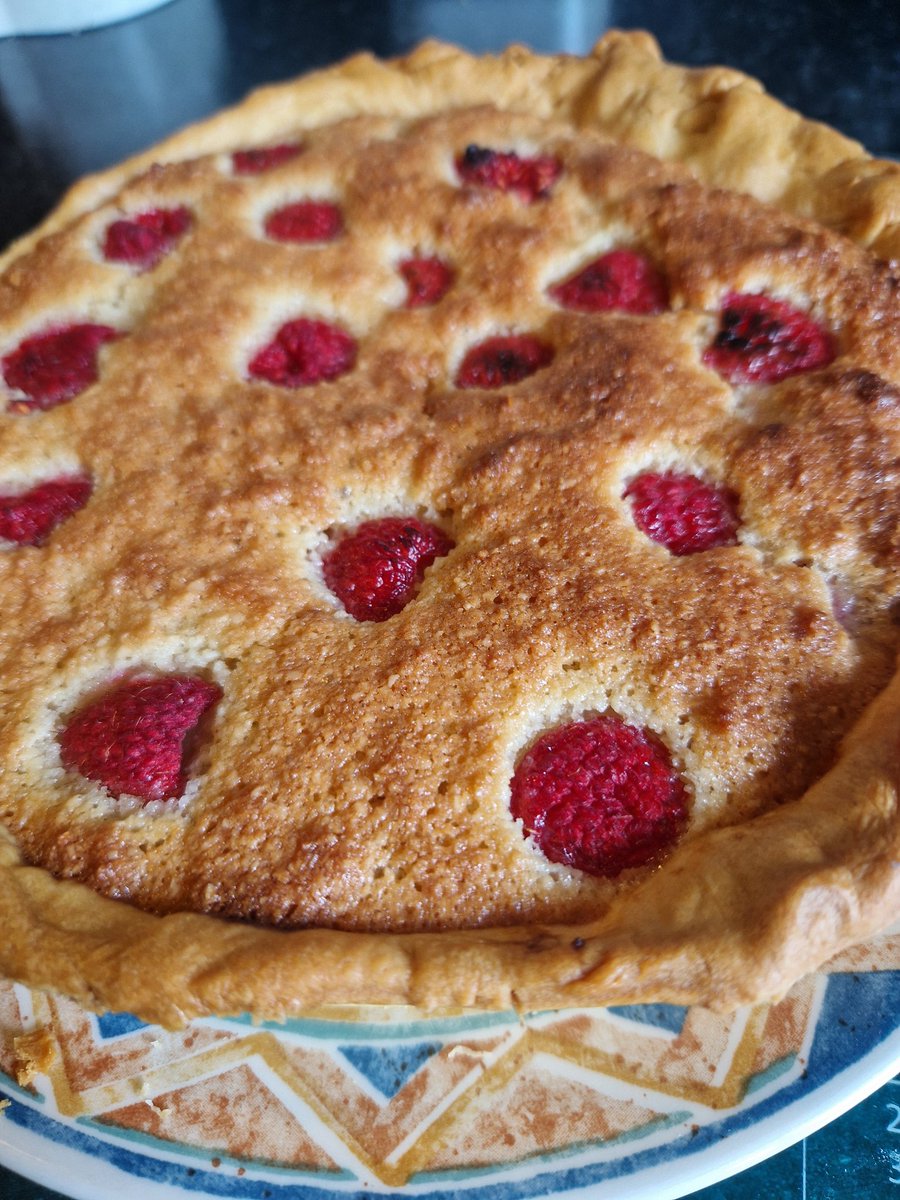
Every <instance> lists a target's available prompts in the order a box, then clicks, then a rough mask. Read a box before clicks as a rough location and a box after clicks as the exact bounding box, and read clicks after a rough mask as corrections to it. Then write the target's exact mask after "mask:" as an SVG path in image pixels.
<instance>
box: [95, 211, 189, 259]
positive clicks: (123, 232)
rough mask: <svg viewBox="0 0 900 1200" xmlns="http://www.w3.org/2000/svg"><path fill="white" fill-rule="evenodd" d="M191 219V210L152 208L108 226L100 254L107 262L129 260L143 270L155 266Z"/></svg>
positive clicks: (185, 228)
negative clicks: (101, 253)
mask: <svg viewBox="0 0 900 1200" xmlns="http://www.w3.org/2000/svg"><path fill="white" fill-rule="evenodd" d="M190 223H191V214H190V210H189V209H187V208H184V207H183V206H182V207H181V208H153V209H150V210H149V211H148V212H142V213H138V214H137V215H136V216H134V217H130V218H129V219H127V220H122V221H113V223H112V224H111V225H109V226H107V229H106V237H105V238H104V241H103V257H104V258H106V259H108V261H109V262H121V263H128V264H129V265H130V266H133V267H138V268H140V270H142V271H146V270H149V268H150V267H155V266H156V264H157V263H158V262H159V260H160V259H161V258H163V257H164V256H165V255H166V254H168V253H169V251H170V250H171V249H172V247H173V246H174V245H175V243H176V242H177V241H178V239H179V238H180V237H181V235H182V234H183V233H184V232H185V231H186V230H187V228H188V226H189V225H190Z"/></svg>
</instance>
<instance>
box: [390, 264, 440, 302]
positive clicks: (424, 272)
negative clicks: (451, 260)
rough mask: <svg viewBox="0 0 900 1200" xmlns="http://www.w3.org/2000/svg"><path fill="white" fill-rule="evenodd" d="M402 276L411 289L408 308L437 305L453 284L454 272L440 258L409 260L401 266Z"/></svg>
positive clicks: (407, 298)
mask: <svg viewBox="0 0 900 1200" xmlns="http://www.w3.org/2000/svg"><path fill="white" fill-rule="evenodd" d="M400 274H401V275H402V276H403V278H404V279H405V280H406V286H407V288H408V289H409V291H408V294H407V297H406V307H407V308H422V307H423V306H424V305H426V304H437V302H438V300H440V298H441V297H442V296H443V295H444V293H445V292H446V291H447V288H448V287H449V286H450V284H451V283H452V282H453V272H452V270H451V269H450V268H449V267H448V266H447V264H446V263H445V262H441V260H440V259H439V258H407V259H405V260H404V261H403V262H402V263H401V264H400Z"/></svg>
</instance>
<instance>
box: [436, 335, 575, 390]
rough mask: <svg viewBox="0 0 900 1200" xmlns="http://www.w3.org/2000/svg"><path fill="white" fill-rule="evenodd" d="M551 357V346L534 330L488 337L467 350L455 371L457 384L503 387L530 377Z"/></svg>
mask: <svg viewBox="0 0 900 1200" xmlns="http://www.w3.org/2000/svg"><path fill="white" fill-rule="evenodd" d="M552 359H553V349H552V347H551V346H548V345H547V343H546V342H542V341H541V340H540V338H537V337H535V336H534V334H531V333H516V334H509V335H508V336H506V337H492V338H486V339H485V341H483V342H479V343H478V345H477V346H473V347H472V348H471V349H470V350H469V351H467V353H466V356H465V358H464V359H463V360H462V362H461V363H460V365H459V370H458V371H457V372H456V386H457V387H460V388H499V387H504V386H505V385H506V384H509V383H518V382H519V380H520V379H527V377H528V376H529V375H533V374H534V373H535V371H539V370H540V369H541V367H546V366H547V364H548V363H549V362H551V361H552Z"/></svg>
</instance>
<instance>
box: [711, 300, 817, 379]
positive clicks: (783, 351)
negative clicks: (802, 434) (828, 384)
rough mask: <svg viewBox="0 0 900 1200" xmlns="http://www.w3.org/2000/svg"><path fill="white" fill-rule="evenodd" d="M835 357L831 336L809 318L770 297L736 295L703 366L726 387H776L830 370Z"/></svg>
mask: <svg viewBox="0 0 900 1200" xmlns="http://www.w3.org/2000/svg"><path fill="white" fill-rule="evenodd" d="M834 356H835V349H834V343H833V341H832V337H831V335H830V334H829V333H828V331H827V330H825V329H823V328H822V327H821V325H818V324H817V323H816V322H815V321H814V320H813V319H812V317H810V316H808V315H807V314H806V313H804V312H801V311H800V310H799V309H797V308H794V307H793V305H791V304H787V303H785V301H783V300H773V299H772V298H771V297H770V296H764V295H755V294H737V293H735V292H732V293H731V294H730V295H729V296H726V297H725V302H724V304H723V305H722V312H721V316H720V319H719V330H718V333H717V334H716V336H715V338H714V339H713V341H712V344H711V345H710V346H708V347H707V349H706V350H705V351H704V354H703V361H704V363H705V364H706V365H707V366H708V367H712V369H713V370H714V371H718V373H719V374H720V375H721V376H722V378H723V379H725V380H727V381H728V383H776V382H777V381H778V380H779V379H786V378H787V377H788V376H789V375H797V374H798V373H799V372H801V371H815V370H817V369H818V368H819V367H827V366H828V364H829V363H830V362H831V361H832V360H833V358H834Z"/></svg>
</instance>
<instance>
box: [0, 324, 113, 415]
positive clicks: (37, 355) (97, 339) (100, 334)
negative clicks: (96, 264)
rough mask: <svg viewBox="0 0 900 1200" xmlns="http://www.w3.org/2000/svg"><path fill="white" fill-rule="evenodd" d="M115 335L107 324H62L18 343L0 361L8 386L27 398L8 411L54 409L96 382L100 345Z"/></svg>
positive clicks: (14, 401) (14, 404) (13, 405)
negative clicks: (58, 327)
mask: <svg viewBox="0 0 900 1200" xmlns="http://www.w3.org/2000/svg"><path fill="white" fill-rule="evenodd" d="M118 336H119V335H118V332H117V331H116V330H115V329H111V328H110V327H109V325H89V324H85V325H65V326H63V327H62V328H60V329H50V330H48V331H47V332H46V333H39V334H36V335H35V336H34V337H30V338H26V339H25V341H24V342H20V344H19V345H18V346H17V348H16V349H15V350H13V351H12V352H11V353H10V354H7V355H6V357H5V358H4V359H3V360H2V364H0V365H2V367H3V378H4V380H5V381H6V384H7V386H8V387H11V388H14V389H16V390H17V391H20V392H24V393H25V395H26V396H27V397H28V399H27V400H13V401H12V402H11V403H10V405H9V410H10V412H19V413H24V412H31V411H32V410H33V409H36V408H39V409H48V408H55V407H56V405H57V404H65V402H66V401H67V400H71V399H72V397H73V396H77V395H78V393H79V392H83V391H84V389H85V388H86V387H90V385H91V384H92V383H94V382H96V379H97V353H98V351H99V349H100V347H101V346H102V345H103V343H104V342H110V341H112V340H113V338H117V337H118Z"/></svg>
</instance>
